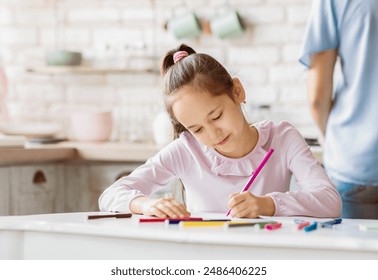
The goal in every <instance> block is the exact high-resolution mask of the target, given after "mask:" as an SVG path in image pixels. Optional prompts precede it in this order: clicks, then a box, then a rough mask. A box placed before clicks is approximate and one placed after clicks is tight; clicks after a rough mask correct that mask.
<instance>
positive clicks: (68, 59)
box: [46, 50, 82, 66]
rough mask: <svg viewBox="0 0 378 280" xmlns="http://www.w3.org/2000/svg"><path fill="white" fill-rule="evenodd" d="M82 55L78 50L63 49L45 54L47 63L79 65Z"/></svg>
mask: <svg viewBox="0 0 378 280" xmlns="http://www.w3.org/2000/svg"><path fill="white" fill-rule="evenodd" d="M81 61H82V55H81V53H80V52H71V51H64V50H57V51H51V52H48V53H47V54H46V63H47V65H70V66H74V65H80V64H81Z"/></svg>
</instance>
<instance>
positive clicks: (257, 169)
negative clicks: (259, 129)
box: [226, 148, 274, 217]
mask: <svg viewBox="0 0 378 280" xmlns="http://www.w3.org/2000/svg"><path fill="white" fill-rule="evenodd" d="M273 152H274V149H272V148H271V149H270V150H269V152H268V153H267V154H266V156H265V157H264V159H263V160H262V162H261V163H260V164H259V166H258V167H257V168H256V170H255V172H253V175H252V177H251V179H249V181H248V183H247V185H245V187H244V188H243V189H242V190H241V192H240V193H243V192H246V191H248V189H249V187H250V186H251V185H252V183H253V181H254V180H255V179H256V177H257V175H259V173H260V171H261V169H263V167H264V166H265V164H266V162H267V161H268V159H269V158H270V156H271V155H272V154H273ZM230 212H231V209H229V210H228V212H227V214H226V217H227V216H228V215H230Z"/></svg>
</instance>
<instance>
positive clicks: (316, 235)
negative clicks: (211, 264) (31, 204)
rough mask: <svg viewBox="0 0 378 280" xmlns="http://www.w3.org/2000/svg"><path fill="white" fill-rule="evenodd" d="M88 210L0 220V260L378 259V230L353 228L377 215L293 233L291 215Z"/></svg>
mask: <svg viewBox="0 0 378 280" xmlns="http://www.w3.org/2000/svg"><path fill="white" fill-rule="evenodd" d="M88 214H93V213H62V214H47V215H30V216H6V217H0V259H42V260H43V259H60V260H64V259H133V260H136V259H171V260H174V259H177V260H183V259H195V260H198V259H213V260H216V259H260V260H263V259H266V260H267V259H375V260H377V259H378V231H367V232H365V231H361V230H359V227H358V225H359V224H366V223H377V222H378V221H377V220H348V219H344V220H343V222H342V223H341V224H339V225H336V226H334V228H333V229H326V228H319V229H317V230H315V231H312V232H304V231H296V230H295V224H294V222H293V220H294V218H293V217H291V218H286V217H285V218H273V219H272V220H276V221H279V222H282V224H283V226H282V228H281V229H278V230H275V231H267V230H260V231H256V230H255V229H254V228H251V227H248V228H233V229H228V230H225V229H224V228H222V227H217V228H215V227H201V228H185V229H180V228H179V227H178V226H176V225H170V226H166V225H165V224H164V223H149V224H139V223H138V220H139V218H140V216H138V215H134V216H133V217H132V218H128V219H114V218H108V219H98V220H87V215H88ZM194 216H202V217H204V218H224V214H209V213H208V214H203V213H202V215H201V214H200V213H199V214H197V215H194ZM305 219H307V220H310V221H312V220H317V221H324V220H325V219H310V218H305ZM326 220H327V219H326Z"/></svg>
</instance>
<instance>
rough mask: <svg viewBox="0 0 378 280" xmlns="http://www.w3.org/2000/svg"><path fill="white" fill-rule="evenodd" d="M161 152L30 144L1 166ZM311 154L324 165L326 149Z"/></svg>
mask: <svg viewBox="0 0 378 280" xmlns="http://www.w3.org/2000/svg"><path fill="white" fill-rule="evenodd" d="M161 148H162V147H159V146H157V145H154V144H147V143H126V142H102V143H89V142H71V141H64V142H60V143H56V144H27V145H26V146H25V147H19V148H0V165H9V164H24V163H39V162H59V161H69V160H86V161H109V162H145V161H146V160H147V159H148V158H150V157H151V156H153V155H154V154H156V153H157V152H158V151H159V149H161ZM311 150H312V152H313V154H314V156H315V158H316V159H318V160H319V161H320V162H321V161H322V148H321V147H319V146H314V147H311Z"/></svg>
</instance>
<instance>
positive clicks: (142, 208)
mask: <svg viewBox="0 0 378 280" xmlns="http://www.w3.org/2000/svg"><path fill="white" fill-rule="evenodd" d="M130 210H131V212H133V213H139V214H143V215H147V216H156V217H159V218H187V217H190V213H189V212H188V211H187V210H186V208H185V206H184V205H183V204H182V203H179V202H177V201H176V200H174V199H173V198H158V199H152V198H149V197H137V198H135V199H134V200H133V201H131V203H130Z"/></svg>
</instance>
